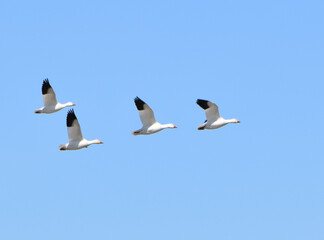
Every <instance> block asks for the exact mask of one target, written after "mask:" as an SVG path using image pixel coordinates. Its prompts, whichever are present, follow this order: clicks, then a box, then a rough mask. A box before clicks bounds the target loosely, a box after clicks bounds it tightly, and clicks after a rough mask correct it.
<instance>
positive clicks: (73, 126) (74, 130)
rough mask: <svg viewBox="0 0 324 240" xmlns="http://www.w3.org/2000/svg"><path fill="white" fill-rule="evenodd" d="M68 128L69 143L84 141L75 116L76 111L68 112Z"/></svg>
mask: <svg viewBox="0 0 324 240" xmlns="http://www.w3.org/2000/svg"><path fill="white" fill-rule="evenodd" d="M66 126H67V129H68V135H69V141H70V142H73V141H81V140H82V139H83V137H82V133H81V128H80V124H79V121H78V119H77V118H76V116H75V113H74V110H73V109H71V110H69V111H68V114H67V117H66Z"/></svg>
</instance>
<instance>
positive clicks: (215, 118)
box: [197, 99, 240, 130]
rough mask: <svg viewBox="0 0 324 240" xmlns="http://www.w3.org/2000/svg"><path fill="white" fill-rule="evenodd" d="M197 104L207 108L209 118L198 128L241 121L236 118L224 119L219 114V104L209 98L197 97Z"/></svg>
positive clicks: (213, 127)
mask: <svg viewBox="0 0 324 240" xmlns="http://www.w3.org/2000/svg"><path fill="white" fill-rule="evenodd" d="M197 104H198V105H199V106H200V107H201V108H203V109H204V110H205V113H206V117H207V120H206V121H205V122H204V123H203V124H201V125H199V126H198V130H204V129H217V128H220V127H223V126H225V125H226V124H228V123H239V122H240V121H239V120H237V119H236V118H232V119H224V118H222V117H221V116H220V115H219V112H218V106H217V105H216V104H215V103H212V102H210V101H207V100H202V99H197Z"/></svg>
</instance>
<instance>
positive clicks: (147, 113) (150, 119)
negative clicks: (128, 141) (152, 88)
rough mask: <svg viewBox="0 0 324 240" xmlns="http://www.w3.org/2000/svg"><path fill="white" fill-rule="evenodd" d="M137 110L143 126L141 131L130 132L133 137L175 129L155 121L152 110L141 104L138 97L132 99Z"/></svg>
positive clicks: (170, 125)
mask: <svg viewBox="0 0 324 240" xmlns="http://www.w3.org/2000/svg"><path fill="white" fill-rule="evenodd" d="M134 102H135V105H136V108H137V110H138V111H139V115H140V118H141V121H142V124H143V127H142V128H141V129H138V130H135V131H133V132H132V134H133V135H134V136H136V135H149V134H153V133H157V132H159V131H161V130H163V129H166V128H177V127H176V126H175V125H174V124H172V123H168V124H161V123H159V122H157V121H156V120H155V117H154V113H153V110H152V109H151V108H150V107H149V105H147V104H146V103H145V102H143V101H142V100H141V99H140V98H139V97H136V98H135V99H134Z"/></svg>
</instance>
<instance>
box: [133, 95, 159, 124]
mask: <svg viewBox="0 0 324 240" xmlns="http://www.w3.org/2000/svg"><path fill="white" fill-rule="evenodd" d="M134 102H135V105H136V108H137V110H138V112H139V115H140V118H141V121H142V124H143V126H150V125H152V124H153V123H155V122H156V120H155V117H154V113H153V110H152V109H151V108H150V107H149V105H147V104H146V103H145V102H144V101H143V100H141V99H140V98H139V97H136V98H135V99H134Z"/></svg>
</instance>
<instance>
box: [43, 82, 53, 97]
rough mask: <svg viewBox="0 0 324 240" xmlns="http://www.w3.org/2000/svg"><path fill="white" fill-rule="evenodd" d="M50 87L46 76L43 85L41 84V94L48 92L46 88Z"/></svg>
mask: <svg viewBox="0 0 324 240" xmlns="http://www.w3.org/2000/svg"><path fill="white" fill-rule="evenodd" d="M50 88H52V86H51V84H50V83H49V81H48V78H45V79H44V80H43V85H42V94H43V95H44V94H47V93H48V89H50Z"/></svg>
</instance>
